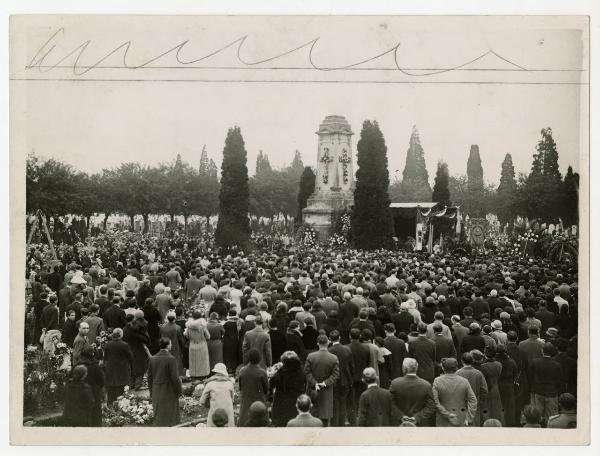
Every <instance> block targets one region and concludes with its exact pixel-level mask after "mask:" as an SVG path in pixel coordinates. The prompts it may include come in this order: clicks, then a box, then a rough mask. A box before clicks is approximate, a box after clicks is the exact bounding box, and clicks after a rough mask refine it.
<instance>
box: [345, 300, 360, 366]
mask: <svg viewBox="0 0 600 456" xmlns="http://www.w3.org/2000/svg"><path fill="white" fill-rule="evenodd" d="M351 299H352V295H351V294H350V293H349V292H346V293H344V302H343V303H342V305H341V306H340V323H341V325H342V341H343V342H344V343H347V341H348V334H349V332H350V323H351V322H352V320H354V319H355V318H356V317H358V312H359V309H358V306H357V305H356V303H355V302H353V301H352V300H351ZM361 372H362V371H361Z"/></svg>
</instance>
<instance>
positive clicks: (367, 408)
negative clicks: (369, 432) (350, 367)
mask: <svg viewBox="0 0 600 456" xmlns="http://www.w3.org/2000/svg"><path fill="white" fill-rule="evenodd" d="M362 375H363V382H365V384H366V385H367V389H366V391H365V392H364V393H362V394H361V395H360V399H359V401H358V425H359V426H367V427H379V426H391V424H392V395H391V393H390V392H389V391H388V390H386V389H383V388H380V387H379V385H378V384H377V373H376V372H375V369H373V368H372V367H367V368H366V369H365V370H363V373H362Z"/></svg>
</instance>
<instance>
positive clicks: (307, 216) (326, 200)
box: [302, 192, 354, 241]
mask: <svg viewBox="0 0 600 456" xmlns="http://www.w3.org/2000/svg"><path fill="white" fill-rule="evenodd" d="M353 203H354V196H353V195H352V193H349V192H330V193H322V194H319V195H313V196H311V197H310V198H309V199H308V203H307V206H306V207H305V208H304V209H302V219H303V220H304V223H307V224H308V225H311V226H312V227H313V228H314V229H315V231H316V232H317V236H318V240H319V241H326V240H327V238H328V237H329V235H330V234H331V223H332V219H331V218H332V215H333V214H334V212H339V211H343V210H344V209H346V208H347V207H349V206H351V205H352V204H353Z"/></svg>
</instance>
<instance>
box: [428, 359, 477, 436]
mask: <svg viewBox="0 0 600 456" xmlns="http://www.w3.org/2000/svg"><path fill="white" fill-rule="evenodd" d="M442 369H443V371H444V374H443V375H441V376H439V377H438V378H436V379H435V380H434V382H433V387H432V388H433V400H434V401H435V405H436V407H437V413H436V419H435V425H436V427H451V426H468V425H469V424H471V423H472V422H473V418H474V416H475V412H476V410H477V398H476V397H475V393H473V390H472V389H471V385H470V384H469V381H468V380H467V379H465V378H463V377H460V376H458V375H456V370H457V369H458V363H457V361H456V359H454V358H446V359H444V360H443V361H442Z"/></svg>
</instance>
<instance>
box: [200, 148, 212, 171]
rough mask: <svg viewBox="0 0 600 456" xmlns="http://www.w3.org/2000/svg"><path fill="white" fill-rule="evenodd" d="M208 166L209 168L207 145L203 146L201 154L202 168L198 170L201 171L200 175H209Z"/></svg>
mask: <svg viewBox="0 0 600 456" xmlns="http://www.w3.org/2000/svg"><path fill="white" fill-rule="evenodd" d="M208 166H209V162H208V154H207V153H206V144H205V145H203V146H202V153H201V154H200V167H199V168H198V171H200V174H207V173H208Z"/></svg>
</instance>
